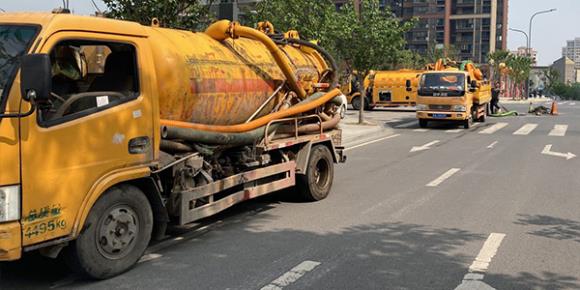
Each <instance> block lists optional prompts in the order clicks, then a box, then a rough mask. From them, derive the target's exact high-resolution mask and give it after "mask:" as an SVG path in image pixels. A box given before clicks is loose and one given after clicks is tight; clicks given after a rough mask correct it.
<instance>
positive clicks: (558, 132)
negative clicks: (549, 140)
mask: <svg viewBox="0 0 580 290" xmlns="http://www.w3.org/2000/svg"><path fill="white" fill-rule="evenodd" d="M566 131H568V125H562V124H557V125H555V126H554V129H552V131H550V134H548V136H556V137H564V136H566Z"/></svg>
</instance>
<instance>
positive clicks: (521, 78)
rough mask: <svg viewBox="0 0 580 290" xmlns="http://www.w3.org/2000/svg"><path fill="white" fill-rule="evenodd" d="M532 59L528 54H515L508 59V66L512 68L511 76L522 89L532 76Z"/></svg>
mask: <svg viewBox="0 0 580 290" xmlns="http://www.w3.org/2000/svg"><path fill="white" fill-rule="evenodd" d="M532 63H533V62H532V59H531V58H529V57H527V56H517V55H516V56H513V57H510V58H509V59H508V61H507V66H508V67H509V68H510V76H511V78H512V79H513V80H514V81H515V82H516V83H517V84H518V85H519V87H520V89H522V90H523V89H524V87H525V84H526V82H527V81H528V79H529V77H530V71H531V69H532Z"/></svg>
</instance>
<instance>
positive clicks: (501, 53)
mask: <svg viewBox="0 0 580 290" xmlns="http://www.w3.org/2000/svg"><path fill="white" fill-rule="evenodd" d="M512 57H513V55H512V54H511V52H509V51H508V50H496V51H494V52H492V53H490V54H489V64H490V65H491V68H492V76H491V80H493V81H499V79H500V78H501V72H500V70H501V65H502V63H503V64H506V65H507V63H508V62H509V60H510V58H512Z"/></svg>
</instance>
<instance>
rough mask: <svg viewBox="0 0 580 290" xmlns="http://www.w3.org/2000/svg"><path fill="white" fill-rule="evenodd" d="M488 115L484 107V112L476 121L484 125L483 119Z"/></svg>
mask: <svg viewBox="0 0 580 290" xmlns="http://www.w3.org/2000/svg"><path fill="white" fill-rule="evenodd" d="M487 115H488V111H487V106H486V107H485V112H483V114H482V115H481V116H480V117H479V119H478V120H477V121H478V122H480V123H485V119H486V117H487Z"/></svg>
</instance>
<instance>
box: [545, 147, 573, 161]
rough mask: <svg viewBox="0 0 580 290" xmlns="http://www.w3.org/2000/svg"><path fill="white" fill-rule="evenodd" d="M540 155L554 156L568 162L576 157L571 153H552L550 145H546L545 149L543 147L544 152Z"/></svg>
mask: <svg viewBox="0 0 580 290" xmlns="http://www.w3.org/2000/svg"><path fill="white" fill-rule="evenodd" d="M542 154H544V155H550V156H555V157H562V158H566V160H570V159H572V158H575V157H576V155H575V154H573V153H572V152H568V153H560V152H554V151H552V144H548V145H546V147H544V150H542Z"/></svg>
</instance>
